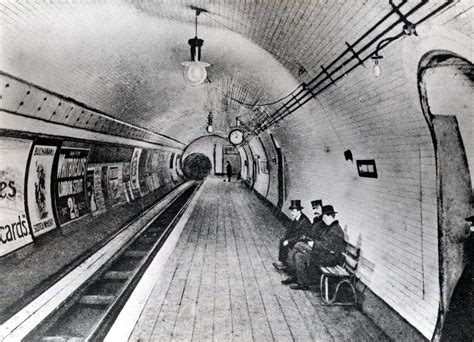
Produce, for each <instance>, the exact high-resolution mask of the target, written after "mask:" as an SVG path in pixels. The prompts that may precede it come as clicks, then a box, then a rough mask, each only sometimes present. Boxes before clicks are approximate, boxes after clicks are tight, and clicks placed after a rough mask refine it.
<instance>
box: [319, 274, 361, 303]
mask: <svg viewBox="0 0 474 342" xmlns="http://www.w3.org/2000/svg"><path fill="white" fill-rule="evenodd" d="M323 278H324V282H323ZM328 279H329V277H328V276H326V275H325V274H323V275H322V276H321V300H322V304H323V305H355V304H356V303H357V294H356V290H355V287H354V285H353V284H352V281H351V280H350V279H343V280H340V281H339V282H338V284H337V286H336V289H335V290H334V295H333V296H332V297H330V296H329V281H328ZM342 284H347V285H348V286H349V288H350V289H351V291H352V295H353V296H354V297H353V298H354V301H353V302H336V298H337V294H338V292H339V288H340V287H341V285H342ZM323 292H324V294H323Z"/></svg>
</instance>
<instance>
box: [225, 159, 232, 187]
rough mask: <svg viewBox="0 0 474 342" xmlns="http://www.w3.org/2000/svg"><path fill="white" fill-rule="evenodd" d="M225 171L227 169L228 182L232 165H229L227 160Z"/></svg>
mask: <svg viewBox="0 0 474 342" xmlns="http://www.w3.org/2000/svg"><path fill="white" fill-rule="evenodd" d="M226 171H227V180H228V181H229V182H230V179H231V177H232V165H230V162H229V161H227V165H226Z"/></svg>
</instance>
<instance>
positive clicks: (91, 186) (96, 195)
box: [86, 167, 106, 216]
mask: <svg viewBox="0 0 474 342" xmlns="http://www.w3.org/2000/svg"><path fill="white" fill-rule="evenodd" d="M100 172H101V168H100V167H88V168H87V175H86V189H87V201H88V203H89V211H90V212H91V214H92V215H93V216H97V215H99V214H102V213H104V212H105V211H106V208H105V201H104V195H103V194H102V183H101V177H100Z"/></svg>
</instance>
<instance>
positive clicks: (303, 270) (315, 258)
mask: <svg viewBox="0 0 474 342" xmlns="http://www.w3.org/2000/svg"><path fill="white" fill-rule="evenodd" d="M321 216H322V218H323V222H324V224H325V225H326V227H325V228H324V231H323V232H322V233H321V236H320V237H319V239H317V240H314V241H310V242H309V243H308V246H310V247H311V250H310V251H309V252H308V251H307V250H306V249H305V250H302V251H298V252H297V253H296V255H295V257H294V258H295V263H296V267H295V268H296V269H293V270H292V271H293V277H290V278H289V279H287V281H286V282H285V283H286V284H290V283H294V284H293V285H291V286H290V288H292V289H294V290H307V289H309V284H310V281H309V276H310V272H311V271H312V270H314V269H315V268H318V267H320V266H336V265H338V264H343V263H344V256H343V255H342V253H343V251H344V248H345V245H344V232H343V231H342V229H341V226H340V225H339V222H338V221H337V220H336V212H335V211H334V208H333V207H332V206H331V205H325V206H324V207H323V210H322V215H321ZM295 275H296V276H295Z"/></svg>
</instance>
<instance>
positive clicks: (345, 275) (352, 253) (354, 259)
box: [320, 241, 360, 305]
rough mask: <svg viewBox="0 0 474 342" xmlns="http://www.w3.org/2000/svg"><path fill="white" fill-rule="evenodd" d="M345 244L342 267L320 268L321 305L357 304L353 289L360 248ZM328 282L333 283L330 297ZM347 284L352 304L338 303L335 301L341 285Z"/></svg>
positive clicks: (349, 303)
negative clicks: (333, 287) (351, 295)
mask: <svg viewBox="0 0 474 342" xmlns="http://www.w3.org/2000/svg"><path fill="white" fill-rule="evenodd" d="M345 243H346V249H345V252H344V253H343V255H344V257H345V259H346V260H345V262H344V265H342V266H339V265H337V266H334V267H323V266H321V267H320V270H321V273H322V275H321V281H320V289H321V300H322V304H323V305H355V304H356V303H357V294H356V289H355V282H356V280H357V278H356V275H355V272H356V270H357V265H358V263H359V256H360V247H356V246H354V245H352V244H351V243H349V242H348V241H346V242H345ZM329 280H333V281H335V290H334V294H332V295H330V289H329ZM343 284H347V286H348V287H349V288H350V289H351V290H352V294H353V302H350V301H349V302H340V301H336V299H337V294H338V292H339V288H340V287H341V285H343Z"/></svg>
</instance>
